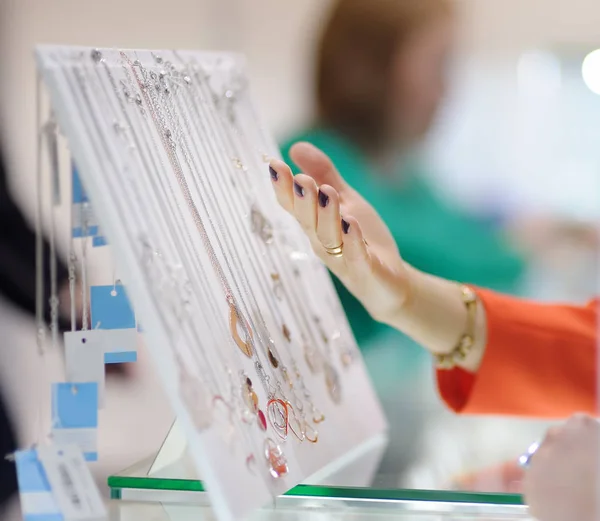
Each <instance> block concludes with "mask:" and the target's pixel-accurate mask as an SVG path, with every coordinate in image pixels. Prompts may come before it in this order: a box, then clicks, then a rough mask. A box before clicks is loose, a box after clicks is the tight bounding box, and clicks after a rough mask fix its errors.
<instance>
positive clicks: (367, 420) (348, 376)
mask: <svg viewBox="0 0 600 521" xmlns="http://www.w3.org/2000/svg"><path fill="white" fill-rule="evenodd" d="M37 61H38V67H39V70H40V73H41V75H42V78H43V80H44V83H45V85H46V87H47V90H48V93H49V97H50V101H51V105H52V108H53V112H54V114H55V117H56V120H57V122H58V125H59V127H60V130H61V132H62V133H63V134H64V135H65V136H66V138H67V140H68V143H69V148H70V150H71V153H72V156H73V158H74V161H75V162H76V164H77V167H78V170H79V173H80V176H81V179H82V182H83V185H84V187H85V189H86V192H87V193H88V195H89V198H90V201H91V205H92V206H93V210H94V214H95V215H96V217H97V219H98V221H99V224H100V226H101V229H102V230H103V234H104V235H105V236H106V238H107V240H108V243H109V245H110V246H111V247H112V248H113V255H114V258H115V262H116V263H117V266H118V269H119V273H120V277H121V278H122V281H123V283H124V284H125V287H126V289H127V292H128V295H129V298H130V300H131V301H132V303H133V306H134V308H135V311H136V314H137V317H138V319H139V321H140V323H141V324H142V325H143V328H144V336H145V341H146V344H147V346H148V348H149V350H150V352H151V354H152V356H153V358H154V360H155V362H156V368H157V370H158V374H159V375H160V378H161V380H162V383H163V385H164V387H165V389H166V390H167V392H168V394H169V396H170V398H171V401H172V404H173V407H174V410H175V412H176V414H177V416H178V418H179V420H180V422H181V425H182V426H183V429H184V431H185V437H186V438H187V440H188V444H189V449H190V453H191V455H192V457H193V459H194V462H195V464H196V467H197V469H198V474H199V475H200V476H202V477H203V480H204V482H205V484H206V487H207V489H208V492H209V494H210V497H211V501H212V504H213V506H214V508H215V513H216V515H217V516H218V518H219V519H221V520H229V519H236V520H237V519H242V518H244V517H246V515H248V514H249V513H250V512H251V511H252V510H254V509H255V508H257V507H259V506H261V505H263V504H266V503H268V502H269V500H270V499H271V498H272V497H274V496H276V495H280V494H282V493H283V492H285V491H287V490H289V489H290V488H291V487H293V486H294V485H296V484H298V483H300V482H302V481H304V480H306V479H307V478H309V477H310V476H314V475H315V474H319V475H320V474H323V473H325V472H327V469H328V468H331V469H335V468H336V467H338V466H339V464H340V463H341V462H342V461H347V460H348V459H349V458H351V457H353V454H356V455H359V454H360V453H361V452H362V451H363V450H364V448H365V447H368V446H370V445H372V443H373V440H374V439H376V438H378V437H380V436H381V435H382V434H383V433H384V432H385V430H386V422H385V418H384V416H383V413H382V410H381V408H380V405H379V403H378V400H377V398H376V395H375V393H374V391H373V388H372V386H371V383H370V381H369V378H368V376H367V373H366V370H365V367H364V364H363V361H362V359H361V357H360V354H359V351H358V349H357V346H356V343H355V341H354V339H353V337H352V333H351V330H350V328H349V326H348V324H347V321H346V317H345V315H344V313H343V310H342V308H341V306H340V303H339V301H338V299H337V296H336V294H335V290H334V288H333V285H332V283H331V280H330V278H329V275H328V274H327V272H326V270H325V269H324V267H323V266H322V265H321V264H320V262H319V261H318V260H317V259H316V257H315V256H314V255H313V254H312V252H311V250H310V247H309V244H308V242H307V240H306V239H305V237H304V235H303V233H302V232H301V230H300V228H299V226H298V225H297V223H296V222H295V220H293V219H292V218H291V217H290V216H288V215H287V214H286V213H285V212H284V211H283V210H282V209H281V208H280V207H279V206H278V205H277V202H276V199H275V196H274V193H273V190H272V187H271V179H270V175H269V168H268V161H269V158H271V157H276V156H278V152H277V147H276V145H275V143H274V142H273V141H272V139H271V138H270V136H269V134H268V132H266V130H265V129H264V128H263V126H262V125H261V123H260V120H259V118H258V116H257V112H256V110H255V107H254V105H253V104H252V101H251V97H250V92H249V87H248V80H247V77H246V74H245V71H244V62H243V59H241V58H240V57H238V56H233V55H228V54H214V53H202V52H189V51H185V52H184V51H182V52H175V51H155V52H151V51H130V50H127V51H120V50H114V49H112V50H111V49H88V48H73V47H56V46H44V47H39V48H38V49H37ZM124 435H126V433H124ZM276 447H277V449H276ZM278 450H280V454H281V455H279V452H278ZM286 470H287V472H285V471H286ZM277 474H280V475H277Z"/></svg>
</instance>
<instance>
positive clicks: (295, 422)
mask: <svg viewBox="0 0 600 521" xmlns="http://www.w3.org/2000/svg"><path fill="white" fill-rule="evenodd" d="M285 403H286V405H287V407H288V408H289V409H291V411H292V417H291V418H290V417H289V416H288V427H289V428H290V430H291V431H292V434H293V435H294V436H296V438H298V439H299V440H300V441H301V442H302V441H304V438H305V436H304V429H303V424H302V422H301V421H300V420H299V419H298V416H296V411H295V410H294V407H292V404H291V403H290V402H289V401H286V402H285Z"/></svg>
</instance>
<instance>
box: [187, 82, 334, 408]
mask: <svg viewBox="0 0 600 521" xmlns="http://www.w3.org/2000/svg"><path fill="white" fill-rule="evenodd" d="M227 93H228V94H229V96H228V98H229V99H233V98H234V97H235V95H234V94H233V93H232V91H231V90H228V91H227ZM214 98H216V96H213V99H214ZM196 105H197V104H196ZM232 111H233V108H232V107H230V109H229V111H228V114H229V118H228V119H232V117H231V114H232V113H233V112H232ZM228 127H229V128H231V123H230V124H229V125H228ZM236 135H237V133H236ZM250 157H252V154H250ZM246 170H247V168H246ZM242 177H244V176H242ZM246 184H247V185H249V184H250V185H251V183H246ZM250 189H252V187H251V186H250ZM274 249H275V252H276V253H277V254H279V257H280V259H279V260H280V261H281V260H282V259H281V255H280V252H279V251H278V248H277V245H276V244H275V248H274ZM267 255H268V256H270V251H269V250H267ZM280 265H281V266H282V267H283V268H284V269H286V268H287V263H286V262H285V260H284V261H283V262H280ZM284 288H285V286H284ZM288 301H289V302H290V304H291V303H292V302H295V301H294V299H288ZM302 301H306V296H305V297H304V298H303V299H302ZM294 307H296V316H298V317H299V318H301V320H302V321H303V322H304V326H305V329H306V331H308V332H309V336H311V337H312V340H313V345H318V341H319V340H320V341H322V342H323V343H324V345H325V349H329V345H328V342H329V339H328V337H327V335H325V333H324V331H323V330H322V328H321V325H320V323H318V322H315V325H316V326H317V327H318V328H319V332H320V338H318V339H316V338H315V337H314V336H313V330H312V328H311V327H310V325H309V323H308V322H309V320H308V319H307V317H306V314H305V312H304V309H303V307H302V306H294ZM304 349H305V358H306V361H307V363H308V365H309V368H310V369H311V370H312V371H313V372H317V371H319V370H320V369H321V367H322V368H323V369H324V375H325V381H326V385H327V389H328V391H329V393H330V396H331V398H332V399H333V401H334V402H336V403H339V402H340V401H341V381H340V378H339V375H338V373H337V370H336V369H335V368H334V366H333V364H332V363H329V362H322V361H321V360H320V357H319V355H318V352H316V351H314V350H311V349H309V348H308V346H307V344H306V342H304Z"/></svg>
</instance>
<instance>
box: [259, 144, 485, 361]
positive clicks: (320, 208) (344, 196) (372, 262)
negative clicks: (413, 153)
mask: <svg viewBox="0 0 600 521" xmlns="http://www.w3.org/2000/svg"><path fill="white" fill-rule="evenodd" d="M290 155H291V157H292V159H293V160H294V162H295V163H296V164H297V165H298V166H299V167H300V168H301V169H302V170H303V172H304V174H299V175H297V176H295V177H294V176H293V175H292V172H291V170H290V169H289V167H288V166H287V165H286V164H285V163H283V162H281V161H272V162H271V165H270V169H271V178H272V180H273V186H274V188H275V193H276V194H277V199H278V200H279V203H280V204H281V206H283V207H284V208H285V209H286V210H287V211H288V212H289V213H290V214H292V215H293V216H294V217H296V219H297V220H298V222H299V223H300V225H301V226H302V228H303V229H304V231H305V233H306V235H307V236H308V238H309V239H310V242H311V244H312V247H313V250H314V251H315V252H316V254H317V255H318V256H319V257H320V258H321V260H322V261H323V262H324V263H325V265H326V266H327V267H328V268H329V269H330V270H331V271H332V272H333V273H334V274H335V275H336V276H337V277H338V278H339V279H340V280H341V281H342V283H343V284H344V285H345V286H346V287H347V288H348V290H349V291H350V292H352V294H353V295H354V296H355V297H356V298H357V299H358V300H360V301H361V303H362V304H363V306H365V308H366V309H367V311H368V312H369V313H370V314H371V316H372V317H373V318H374V319H375V320H378V321H379V322H384V323H386V324H388V325H390V326H392V327H395V328H396V329H398V330H400V331H402V332H404V333H405V334H407V335H409V336H410V337H412V338H413V339H414V340H415V341H416V342H418V343H419V344H421V345H422V346H424V347H426V348H427V349H428V350H429V351H431V352H433V353H436V354H445V353H449V352H451V351H453V350H454V348H455V346H456V345H457V343H458V341H459V339H460V338H461V337H462V335H463V333H464V332H465V326H466V322H467V311H466V307H465V304H464V302H463V296H462V291H461V288H460V286H459V285H458V284H455V283H453V282H450V281H447V280H443V279H440V278H437V277H433V276H430V275H427V274H425V273H422V272H420V271H418V270H416V269H415V268H413V267H412V266H409V265H408V264H407V263H405V262H404V261H403V260H402V258H401V257H400V253H399V252H398V247H397V246H396V242H395V241H394V238H393V237H392V235H391V233H390V231H389V230H388V227H387V226H386V225H385V223H384V222H383V221H382V220H381V217H379V215H378V214H377V212H376V211H375V210H374V209H373V207H372V206H371V205H370V204H369V203H367V201H365V200H364V199H363V198H362V197H361V196H360V194H358V193H357V192H355V191H354V190H353V189H352V188H351V187H350V186H348V184H346V182H345V181H344V180H343V179H342V177H341V176H340V174H339V172H338V171H337V170H336V169H335V167H334V166H333V164H332V162H331V160H330V159H329V158H328V157H327V156H326V155H325V154H324V153H323V152H321V151H320V150H318V149H317V148H315V147H314V146H312V145H309V144H308V143H298V144H296V145H294V146H293V147H292V149H291V151H290ZM328 250H330V251H329V252H328ZM332 250H333V251H332ZM340 250H341V253H342V255H337V256H336V255H335V253H336V252H340ZM332 253H334V254H332ZM474 338H475V341H474V344H473V347H472V349H471V351H470V353H469V354H468V355H467V357H466V358H465V359H464V360H462V361H461V362H460V365H461V366H462V367H463V368H465V369H467V370H470V371H476V370H477V368H478V367H479V364H480V363H481V359H482V357H483V352H484V346H485V342H486V322H485V310H484V309H483V307H482V306H478V309H477V313H476V318H475V330H474Z"/></svg>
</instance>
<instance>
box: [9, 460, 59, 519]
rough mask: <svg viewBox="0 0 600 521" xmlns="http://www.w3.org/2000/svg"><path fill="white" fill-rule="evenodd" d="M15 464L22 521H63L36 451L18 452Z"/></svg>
mask: <svg viewBox="0 0 600 521" xmlns="http://www.w3.org/2000/svg"><path fill="white" fill-rule="evenodd" d="M15 464H16V467H17V482H18V485H19V497H20V500H21V511H22V513H23V519H24V521H63V520H64V518H63V515H62V514H61V513H60V510H59V507H58V504H57V503H56V501H55V498H54V496H53V494H52V489H51V487H50V482H49V481H48V477H47V476H46V472H45V471H44V467H43V465H42V463H41V462H40V460H39V458H38V453H37V451H36V450H35V449H30V450H22V451H18V452H17V453H16V454H15Z"/></svg>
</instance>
